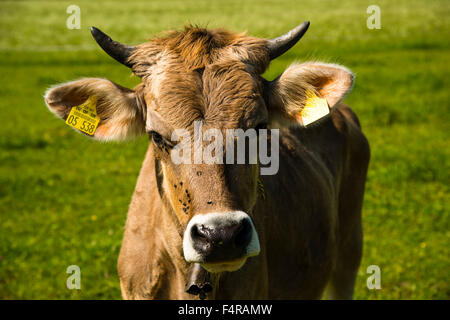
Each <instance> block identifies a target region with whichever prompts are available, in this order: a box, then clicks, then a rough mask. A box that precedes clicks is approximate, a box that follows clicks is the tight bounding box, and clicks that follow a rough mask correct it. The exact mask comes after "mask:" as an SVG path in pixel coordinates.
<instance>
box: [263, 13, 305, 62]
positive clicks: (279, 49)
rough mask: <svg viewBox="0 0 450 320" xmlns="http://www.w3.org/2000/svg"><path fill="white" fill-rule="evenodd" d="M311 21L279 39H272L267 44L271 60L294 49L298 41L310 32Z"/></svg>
mask: <svg viewBox="0 0 450 320" xmlns="http://www.w3.org/2000/svg"><path fill="white" fill-rule="evenodd" d="M308 27H309V21H305V22H303V23H302V24H300V25H298V26H297V27H295V28H294V29H292V30H291V31H289V32H287V33H285V34H283V35H282V36H279V37H278V38H274V39H270V40H269V41H268V43H267V47H268V48H269V55H270V60H273V59H275V58H277V57H279V56H281V55H282V54H283V53H285V52H286V51H288V50H289V49H290V48H292V47H293V46H294V45H295V44H296V43H297V41H298V40H300V38H301V37H302V36H303V35H304V34H305V32H306V30H308Z"/></svg>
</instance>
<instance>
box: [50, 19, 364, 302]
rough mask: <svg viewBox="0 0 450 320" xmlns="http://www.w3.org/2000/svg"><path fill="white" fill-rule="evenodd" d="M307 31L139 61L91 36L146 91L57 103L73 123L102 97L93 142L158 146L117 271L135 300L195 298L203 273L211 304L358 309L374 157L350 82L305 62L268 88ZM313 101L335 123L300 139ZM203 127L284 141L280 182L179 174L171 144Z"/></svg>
mask: <svg viewBox="0 0 450 320" xmlns="http://www.w3.org/2000/svg"><path fill="white" fill-rule="evenodd" d="M308 26H309V23H308V22H306V23H303V24H301V25H299V26H298V27H296V28H295V29H293V30H291V31H290V32H289V33H287V34H285V35H283V36H281V37H278V38H276V39H272V40H266V39H259V38H254V37H250V36H247V35H245V34H235V33H232V32H229V31H226V30H222V29H218V30H205V29H202V28H198V27H186V28H185V29H184V30H183V31H179V32H175V31H174V32H171V33H169V34H168V35H167V36H165V37H161V38H157V39H154V40H152V41H150V42H148V43H144V44H141V45H138V46H136V47H129V46H125V45H123V44H120V43H118V42H116V41H113V40H111V39H110V38H109V37H108V36H106V35H105V34H104V33H102V32H101V31H100V30H98V29H96V28H91V31H92V34H93V36H94V38H95V39H96V41H97V42H98V43H99V45H100V46H101V47H102V48H103V49H104V50H105V51H106V52H107V53H108V54H109V55H110V56H112V57H113V58H115V59H116V60H117V61H119V62H121V63H122V64H124V65H126V66H128V67H130V68H131V70H132V71H133V72H134V74H136V75H137V76H139V77H140V78H141V79H142V83H141V84H139V85H138V86H137V87H136V88H135V89H134V90H130V89H127V88H124V87H121V86H119V85H117V84H115V83H113V82H111V81H109V80H105V79H93V78H88V79H81V80H78V81H74V82H69V83H65V84H62V85H59V86H57V87H54V88H51V89H50V90H49V91H48V92H47V94H46V96H45V101H46V103H47V105H48V107H49V109H50V110H51V111H52V112H54V113H55V114H56V115H58V116H59V117H61V118H63V119H66V118H67V117H68V115H69V112H70V111H71V109H72V107H74V106H77V105H79V104H82V103H83V102H84V101H85V100H87V99H88V98H89V97H91V96H95V97H96V98H97V104H96V111H97V114H98V117H99V118H100V122H99V124H98V128H97V129H96V131H95V133H94V134H93V137H94V138H95V139H99V140H122V139H126V138H130V137H133V136H138V135H142V134H146V133H147V134H149V136H150V145H149V148H148V151H147V155H146V157H145V160H144V163H143V166H142V169H141V172H140V175H139V178H138V182H137V186H136V190H135V192H134V195H133V199H132V202H131V205H130V208H129V211H128V218H127V223H126V229H125V235H124V239H123V244H122V249H121V252H120V257H119V262H118V270H119V275H120V284H121V289H122V295H123V297H124V298H125V299H192V298H196V297H195V296H193V295H191V294H189V293H186V292H185V285H186V282H187V280H188V277H189V276H190V274H189V272H190V270H191V269H192V266H193V265H197V266H198V264H200V265H201V266H202V268H204V269H206V270H207V271H208V272H209V273H208V274H209V275H210V276H211V278H210V283H211V286H212V291H211V293H210V294H209V295H208V298H211V299H304V298H306V299H318V298H321V297H322V295H323V293H324V291H325V289H327V294H328V296H329V297H331V298H339V299H343V298H352V295H353V287H354V283H355V278H356V274H357V270H358V267H359V264H360V259H361V254H362V227H361V207H362V201H363V194H364V184H365V180H366V172H367V167H368V163H369V157H370V155H369V154H370V151H369V145H368V142H367V140H366V138H365V137H364V135H363V134H362V132H361V129H360V125H359V121H358V118H357V117H356V115H355V114H354V113H353V112H352V110H351V109H350V108H349V107H347V106H346V105H344V104H342V103H341V100H342V99H343V98H344V97H345V95H346V94H347V93H348V92H349V91H350V90H351V88H352V85H353V79H354V76H353V74H352V73H351V72H350V71H349V70H347V69H346V68H344V67H342V66H339V65H334V64H325V63H318V62H307V63H302V64H294V65H291V66H290V67H289V68H287V69H286V70H285V71H284V72H283V74H281V75H280V76H279V77H278V78H277V79H275V80H273V81H267V80H265V79H263V78H262V77H261V74H262V73H263V72H264V70H266V68H267V67H268V65H269V63H270V61H271V60H272V59H274V58H276V57H278V56H280V55H281V54H283V53H284V52H285V51H287V50H288V49H289V48H291V47H292V46H293V45H294V44H295V43H296V42H297V41H298V40H299V39H300V38H301V37H302V35H303V34H304V33H305V31H306V29H307V28H308ZM307 92H313V93H314V94H315V95H316V96H317V97H320V98H325V99H326V101H327V103H328V106H329V108H330V109H331V112H330V114H329V115H327V116H324V117H323V118H321V119H320V120H318V121H316V122H315V123H314V124H312V125H311V126H304V125H303V123H304V120H305V119H304V114H303V113H302V111H303V109H304V108H305V104H306V103H307ZM327 110H328V109H327ZM194 121H201V122H202V123H203V126H204V127H205V128H216V129H218V130H219V131H221V132H225V130H226V129H236V128H242V129H251V128H259V129H261V128H265V127H266V126H268V127H269V128H279V129H280V131H279V171H278V173H277V174H275V175H260V173H259V168H260V167H261V166H260V165H258V163H257V164H220V163H215V164H205V163H199V164H175V163H173V161H171V157H170V155H169V154H170V152H171V149H172V148H173V147H174V144H173V142H172V139H171V135H172V133H173V132H174V130H175V129H180V128H181V129H186V130H188V131H189V132H192V131H193V123H194ZM223 156H224V157H225V155H223ZM204 272H205V273H206V271H204ZM208 274H207V275H208Z"/></svg>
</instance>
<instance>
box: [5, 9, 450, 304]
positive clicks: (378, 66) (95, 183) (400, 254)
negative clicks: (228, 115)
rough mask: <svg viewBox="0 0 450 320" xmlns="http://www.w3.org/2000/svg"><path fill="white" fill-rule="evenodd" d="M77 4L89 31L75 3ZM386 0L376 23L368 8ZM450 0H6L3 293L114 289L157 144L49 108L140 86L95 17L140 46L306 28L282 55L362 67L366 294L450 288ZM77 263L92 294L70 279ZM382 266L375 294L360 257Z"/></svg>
mask: <svg viewBox="0 0 450 320" xmlns="http://www.w3.org/2000/svg"><path fill="white" fill-rule="evenodd" d="M73 3H76V4H78V5H79V6H80V7H81V14H82V16H81V18H82V28H81V30H68V29H67V28H66V26H65V21H66V19H67V16H68V15H67V14H66V8H67V6H68V5H69V4H73ZM371 4H377V5H379V6H380V8H381V19H382V20H381V23H382V28H381V30H369V29H367V28H366V19H367V16H368V15H367V14H366V8H367V6H369V5H371ZM449 13H450V3H449V2H448V1H445V0H443V1H425V0H424V1H417V0H415V1H395V2H394V1H387V0H383V1H381V0H379V1H375V3H374V2H373V1H357V0H348V1H347V0H346V1H331V0H329V1H312V0H311V1H301V2H300V1H287V0H286V1H284V0H283V1H279V0H272V1H267V0H264V1H263V0H254V1H245V2H244V3H243V4H241V1H238V0H233V1H220V2H219V1H194V0H179V1H164V2H156V1H155V2H144V1H132V0H128V1H126V2H125V4H124V3H123V2H121V1H108V2H107V1H84V0H83V1H82V0H78V1H75V2H74V1H69V2H65V1H9V2H7V1H2V2H0V35H1V36H0V70H1V73H0V74H1V77H0V121H1V125H0V298H2V299H17V298H18V299H119V298H121V296H120V288H119V279H118V276H117V271H116V262H117V257H118V254H119V250H120V245H121V239H122V234H123V226H124V223H125V218H126V212H127V207H128V204H129V201H130V199H131V195H132V192H133V189H134V186H135V182H136V178H137V175H138V172H139V169H140V165H141V162H142V160H143V158H144V154H145V151H146V147H147V139H146V138H141V139H138V140H136V141H134V142H128V143H122V144H117V143H111V144H104V143H98V142H93V141H91V140H89V139H87V138H85V137H83V136H81V135H78V134H76V133H75V132H74V131H73V130H71V129H69V128H68V127H67V126H66V125H65V124H64V123H63V122H62V121H60V120H58V119H56V118H55V117H54V116H53V115H52V114H51V113H50V112H48V111H47V109H46V107H45V105H44V102H43V99H42V95H43V93H44V92H45V90H46V89H47V88H48V87H49V86H50V85H53V84H56V83H60V82H65V81H68V80H72V79H76V78H80V77H84V76H91V77H105V78H109V79H110V80H112V81H115V82H117V83H120V84H121V85H124V86H128V87H133V86H134V85H135V84H137V83H138V81H139V80H138V79H137V78H136V77H133V76H130V72H129V70H128V69H127V68H125V67H123V66H121V65H119V64H118V63H116V62H114V61H113V60H112V59H110V58H109V57H107V56H106V54H105V53H104V52H102V51H101V50H100V49H99V48H98V47H97V46H96V44H95V43H94V41H93V40H92V38H91V36H90V33H89V29H88V28H89V26H91V25H95V26H97V27H99V28H101V29H103V30H104V31H106V32H107V33H109V34H110V35H111V36H112V37H113V38H115V39H118V40H120V41H123V42H126V43H129V44H137V43H140V42H143V41H145V39H147V38H149V37H152V36H155V35H157V34H158V33H160V32H161V31H164V30H167V29H172V28H180V27H181V26H182V25H184V24H185V23H188V22H191V23H197V24H200V25H208V27H210V28H214V27H226V28H229V29H231V30H235V31H242V30H248V32H249V33H250V34H252V35H256V36H260V37H273V36H276V35H279V34H281V33H283V32H285V31H287V30H288V29H290V28H291V27H293V26H295V25H296V24H298V23H299V22H302V21H304V20H310V21H311V27H310V30H309V31H308V33H307V34H306V36H305V38H304V39H303V40H302V41H301V43H300V44H299V45H297V46H296V47H295V48H293V49H292V50H291V51H289V53H288V54H286V55H284V56H282V57H281V58H279V59H277V60H276V61H274V62H273V63H272V65H271V67H270V68H269V70H268V71H267V73H266V75H265V76H266V77H267V78H268V79H272V78H274V77H276V76H277V75H278V74H280V73H281V72H282V70H283V69H284V68H285V67H286V66H287V65H288V64H290V63H291V62H292V61H294V60H299V61H303V60H307V59H314V60H317V59H320V60H325V61H328V62H336V63H341V64H344V65H346V66H347V67H349V68H350V69H351V70H353V71H354V72H355V73H356V74H357V79H356V85H355V88H354V91H353V93H351V94H350V95H349V97H348V98H347V100H346V102H347V103H348V104H350V106H352V108H353V109H354V110H355V111H356V112H357V114H358V115H359V117H360V120H361V123H362V126H363V129H364V132H365V133H366V135H367V137H368V139H369V141H370V144H371V148H372V159H371V164H370V169H369V174H368V181H367V189H366V197H365V201H364V211H363V215H364V233H365V238H364V257H363V261H362V264H361V268H360V271H359V276H358V281H357V285H356V293H355V298H357V299H449V298H450V289H449V283H450V261H449V257H450V254H449V250H448V245H449V239H450V228H449V227H450V225H449V222H450V219H449V209H448V208H449V206H450V201H449V196H448V194H449V189H450V187H449V186H450V183H449V182H450V181H449V172H450V161H449V159H450V157H449V155H450V148H449V144H448V142H449V132H450V130H449V129H450V126H449V123H450V122H449V120H450V119H449V111H450V110H449V89H450V86H449V77H448V74H449V72H450V64H449V57H450V45H449V41H448V40H449V34H450V27H449V25H450V23H449ZM71 264H76V265H79V266H80V267H81V272H82V290H79V291H77V290H73V291H70V290H68V289H67V288H66V278H67V276H68V275H67V274H66V273H65V271H66V268H67V267H68V266H69V265H71ZM373 264H375V265H379V266H380V268H381V286H382V289H381V290H368V289H367V287H366V279H367V277H368V275H367V274H366V268H367V267H368V266H369V265H373Z"/></svg>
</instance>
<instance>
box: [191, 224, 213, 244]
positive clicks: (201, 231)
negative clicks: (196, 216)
mask: <svg viewBox="0 0 450 320" xmlns="http://www.w3.org/2000/svg"><path fill="white" fill-rule="evenodd" d="M191 237H192V239H194V240H196V241H203V242H208V238H209V229H208V228H205V226H204V225H193V226H192V228H191Z"/></svg>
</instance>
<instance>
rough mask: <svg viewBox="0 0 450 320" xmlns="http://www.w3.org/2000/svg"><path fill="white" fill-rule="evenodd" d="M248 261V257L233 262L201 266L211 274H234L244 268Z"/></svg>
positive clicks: (203, 264)
mask: <svg viewBox="0 0 450 320" xmlns="http://www.w3.org/2000/svg"><path fill="white" fill-rule="evenodd" d="M246 261H247V257H244V258H240V259H237V260H233V261H224V262H214V263H202V264H201V265H202V267H203V268H205V269H206V270H207V271H208V272H211V273H220V272H233V271H237V270H239V269H240V268H242V266H243V265H244V264H245V262H246Z"/></svg>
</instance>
